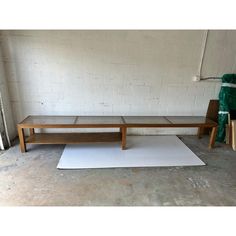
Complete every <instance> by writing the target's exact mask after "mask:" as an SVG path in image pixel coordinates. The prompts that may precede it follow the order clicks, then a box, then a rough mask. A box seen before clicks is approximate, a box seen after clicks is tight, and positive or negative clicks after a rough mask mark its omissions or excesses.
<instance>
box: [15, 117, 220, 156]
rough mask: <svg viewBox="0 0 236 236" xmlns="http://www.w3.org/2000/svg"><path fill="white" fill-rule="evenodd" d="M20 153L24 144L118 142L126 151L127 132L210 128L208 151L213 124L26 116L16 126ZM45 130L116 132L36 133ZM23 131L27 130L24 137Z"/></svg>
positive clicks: (199, 120)
mask: <svg viewBox="0 0 236 236" xmlns="http://www.w3.org/2000/svg"><path fill="white" fill-rule="evenodd" d="M17 128H18V135H19V140H20V149H21V152H26V144H27V143H31V144H78V143H83V142H121V148H122V149H123V150H124V149H125V148H126V133H127V129H128V128H198V136H199V137H200V134H201V133H202V132H201V131H202V129H204V128H211V129H212V131H211V135H210V142H209V148H212V147H213V146H214V143H215V137H216V131H217V123H216V122H214V121H212V120H210V119H208V118H206V117H204V116H28V117H27V118H25V119H24V120H23V121H22V122H20V123H19V124H18V125H17ZM36 128H39V129H45V128H118V129H119V131H118V132H103V133H101V132H100V133H71V132H70V133H36V132H35V129H36ZM24 129H29V133H30V135H29V137H25V135H24Z"/></svg>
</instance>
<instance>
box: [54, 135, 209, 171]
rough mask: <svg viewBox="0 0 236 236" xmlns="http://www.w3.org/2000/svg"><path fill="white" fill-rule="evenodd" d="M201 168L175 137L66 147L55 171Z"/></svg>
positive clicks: (194, 157)
mask: <svg viewBox="0 0 236 236" xmlns="http://www.w3.org/2000/svg"><path fill="white" fill-rule="evenodd" d="M200 165H205V163H204V162H202V161H201V160H200V159H199V158H198V157H197V156H196V155H195V154H194V153H193V152H192V151H191V150H190V149H189V148H188V147H187V146H186V145H185V144H184V143H183V142H182V141H181V140H180V139H179V138H178V137H176V136H128V137H127V150H124V151H123V150H121V148H120V144H119V143H89V144H79V145H66V147H65V149H64V151H63V153H62V156H61V159H60V161H59V163H58V166H57V168H58V169H84V168H114V167H151V166H200Z"/></svg>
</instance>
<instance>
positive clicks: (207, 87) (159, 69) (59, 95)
mask: <svg viewBox="0 0 236 236" xmlns="http://www.w3.org/2000/svg"><path fill="white" fill-rule="evenodd" d="M203 34H204V32H203V31H177V30H176V31H5V32H3V38H2V41H3V51H4V57H3V59H4V61H5V66H6V68H7V75H8V85H9V89H10V97H11V104H12V107H13V111H14V118H15V122H16V123H17V122H18V121H20V120H22V119H23V118H24V117H25V116H27V115H30V114H31V115H40V114H41V115H79V114H80V115H204V114H205V113H206V109H207V105H208V102H209V99H213V98H217V95H218V92H219V87H220V83H216V82H200V83H194V82H192V81H191V78H192V76H194V75H196V74H197V70H198V66H199V60H200V54H201V46H202V39H203ZM235 55H236V32H235V31H210V32H209V38H208V43H207V48H206V55H205V59H204V62H203V76H221V75H222V74H224V73H232V72H236V63H235V62H236V60H235ZM132 131H133V132H139V133H152V134H155V133H168V132H172V133H173V132H174V133H176V132H177V133H185V134H188V133H193V132H195V130H194V129H193V130H185V129H183V130H178V131H176V130H164V129H163V130H161V131H160V130H147V129H144V130H139V131H137V130H132Z"/></svg>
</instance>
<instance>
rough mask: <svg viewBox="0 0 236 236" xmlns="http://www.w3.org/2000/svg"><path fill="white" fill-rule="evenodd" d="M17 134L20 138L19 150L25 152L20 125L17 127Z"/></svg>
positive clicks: (23, 136)
mask: <svg viewBox="0 0 236 236" xmlns="http://www.w3.org/2000/svg"><path fill="white" fill-rule="evenodd" d="M18 136H19V140H20V150H21V152H26V145H25V135H24V129H22V128H21V127H18Z"/></svg>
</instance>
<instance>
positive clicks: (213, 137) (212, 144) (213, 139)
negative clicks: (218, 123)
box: [209, 127, 217, 148]
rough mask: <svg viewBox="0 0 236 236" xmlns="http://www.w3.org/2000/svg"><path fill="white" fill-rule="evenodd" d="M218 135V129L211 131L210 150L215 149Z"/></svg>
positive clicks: (214, 128)
mask: <svg viewBox="0 0 236 236" xmlns="http://www.w3.org/2000/svg"><path fill="white" fill-rule="evenodd" d="M216 133H217V127H213V128H212V130H211V136H210V142H209V148H213V147H214V144H215V139H216Z"/></svg>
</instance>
